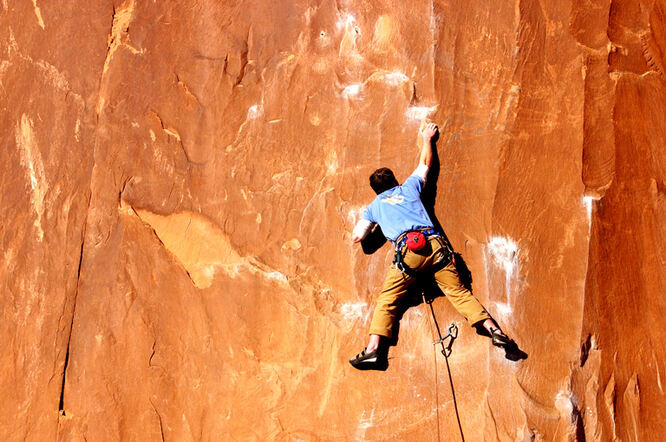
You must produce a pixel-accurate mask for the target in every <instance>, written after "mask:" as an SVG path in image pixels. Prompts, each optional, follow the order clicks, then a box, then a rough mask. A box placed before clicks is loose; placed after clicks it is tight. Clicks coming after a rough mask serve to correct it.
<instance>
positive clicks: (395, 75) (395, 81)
mask: <svg viewBox="0 0 666 442" xmlns="http://www.w3.org/2000/svg"><path fill="white" fill-rule="evenodd" d="M384 81H385V82H386V83H387V84H390V85H391V86H400V85H401V84H402V83H405V82H407V81H409V77H408V76H406V75H405V74H403V73H402V72H398V71H395V72H391V73H389V74H386V75H384Z"/></svg>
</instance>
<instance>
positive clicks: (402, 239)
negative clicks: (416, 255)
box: [393, 227, 453, 276]
mask: <svg viewBox="0 0 666 442" xmlns="http://www.w3.org/2000/svg"><path fill="white" fill-rule="evenodd" d="M432 236H434V237H435V238H437V240H438V242H439V243H440V244H441V246H442V249H443V250H444V251H445V253H446V256H443V257H442V258H441V259H440V261H439V262H438V263H437V264H436V266H437V267H438V268H437V269H436V270H438V269H439V267H444V266H445V265H447V264H448V263H449V261H451V259H452V258H453V250H452V249H451V245H450V244H449V242H448V241H447V240H445V239H444V238H443V237H442V235H441V234H440V233H439V232H437V231H436V230H435V229H433V228H432V227H423V228H418V229H415V230H409V231H407V232H403V233H401V234H400V236H398V238H397V239H396V240H395V244H394V251H395V254H394V255H393V264H394V265H395V267H396V268H397V269H398V270H400V271H401V272H402V273H403V274H404V275H406V276H413V275H414V274H415V273H416V271H415V270H414V269H412V268H410V267H409V266H408V265H407V264H405V261H404V260H405V254H406V253H407V250H411V251H414V252H416V251H419V250H421V249H423V247H425V245H426V244H427V240H428V238H430V237H432Z"/></svg>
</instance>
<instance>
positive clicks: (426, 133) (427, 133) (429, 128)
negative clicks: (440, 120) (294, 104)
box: [421, 123, 437, 141]
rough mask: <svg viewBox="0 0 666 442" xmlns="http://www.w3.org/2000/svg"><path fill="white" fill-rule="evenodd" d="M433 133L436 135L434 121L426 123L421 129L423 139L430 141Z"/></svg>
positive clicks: (433, 135)
mask: <svg viewBox="0 0 666 442" xmlns="http://www.w3.org/2000/svg"><path fill="white" fill-rule="evenodd" d="M435 135H437V125H436V124H435V123H428V124H426V125H425V127H424V128H423V129H421V136H422V137H423V141H430V140H432V139H433V138H434V137H435Z"/></svg>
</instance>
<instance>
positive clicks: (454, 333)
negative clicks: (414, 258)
mask: <svg viewBox="0 0 666 442" xmlns="http://www.w3.org/2000/svg"><path fill="white" fill-rule="evenodd" d="M421 297H422V298H423V303H424V304H428V305H429V306H430V313H431V314H432V320H431V323H430V327H431V333H432V324H433V323H434V325H435V328H436V329H437V334H438V336H439V339H437V340H436V341H433V343H432V344H433V351H435V346H436V345H437V344H440V345H441V346H442V350H441V352H442V354H443V355H444V360H445V361H446V371H447V372H448V374H449V384H450V385H451V395H452V396H453V408H454V409H455V411H456V419H457V420H458V429H459V430H460V438H461V439H462V442H465V435H464V434H463V429H462V423H461V422H460V413H459V412H458V401H457V400H456V391H455V389H454V388H453V378H452V377H451V367H450V366H449V356H451V353H452V352H453V341H455V340H456V338H457V337H458V326H457V325H455V324H453V323H452V324H451V325H450V326H449V329H448V331H449V332H448V333H447V334H446V336H442V332H441V331H440V329H439V324H438V323H437V317H436V316H435V309H434V308H433V307H432V302H433V300H434V299H428V300H426V297H425V293H424V292H421ZM447 340H448V344H445V342H446V341H447ZM433 355H434V358H433V360H434V361H435V395H436V399H435V400H436V404H437V407H436V413H437V440H441V438H440V430H439V380H438V378H437V353H433Z"/></svg>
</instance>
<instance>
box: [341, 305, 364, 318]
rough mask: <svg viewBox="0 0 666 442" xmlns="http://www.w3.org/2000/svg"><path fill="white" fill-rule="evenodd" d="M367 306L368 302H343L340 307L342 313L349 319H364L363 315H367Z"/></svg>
mask: <svg viewBox="0 0 666 442" xmlns="http://www.w3.org/2000/svg"><path fill="white" fill-rule="evenodd" d="M367 306H368V304H366V303H365V302H356V303H347V304H343V305H342V306H341V307H340V313H342V314H343V315H344V316H345V319H346V320H348V321H353V320H354V319H363V317H365V309H366V307H367Z"/></svg>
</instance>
